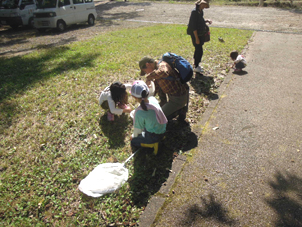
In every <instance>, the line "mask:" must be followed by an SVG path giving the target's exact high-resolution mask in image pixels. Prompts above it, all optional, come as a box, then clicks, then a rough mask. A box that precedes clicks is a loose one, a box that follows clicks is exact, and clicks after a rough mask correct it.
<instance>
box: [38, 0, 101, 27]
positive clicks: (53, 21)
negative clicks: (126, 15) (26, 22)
mask: <svg viewBox="0 0 302 227" xmlns="http://www.w3.org/2000/svg"><path fill="white" fill-rule="evenodd" d="M96 17H97V13H96V10H95V5H94V1H93V0H42V1H41V2H39V3H38V4H37V9H36V10H35V12H34V26H35V28H36V29H38V31H41V32H43V31H45V30H46V29H49V28H56V29H57V30H58V31H60V32H62V31H64V30H65V29H66V26H68V25H72V24H77V23H82V22H88V24H89V25H94V22H95V19H96Z"/></svg>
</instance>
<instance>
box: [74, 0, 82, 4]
mask: <svg viewBox="0 0 302 227" xmlns="http://www.w3.org/2000/svg"><path fill="white" fill-rule="evenodd" d="M82 3H84V0H74V1H73V4H82Z"/></svg>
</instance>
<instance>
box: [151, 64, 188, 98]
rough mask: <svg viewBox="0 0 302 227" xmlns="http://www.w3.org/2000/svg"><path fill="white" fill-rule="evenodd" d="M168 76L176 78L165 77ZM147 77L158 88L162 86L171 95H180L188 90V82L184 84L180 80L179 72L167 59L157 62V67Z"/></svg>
mask: <svg viewBox="0 0 302 227" xmlns="http://www.w3.org/2000/svg"><path fill="white" fill-rule="evenodd" d="M168 76H172V77H174V78H175V80H169V79H165V78H167V77H168ZM146 78H147V80H151V81H153V82H154V84H155V89H156V90H158V87H160V88H161V90H162V91H163V92H164V93H165V94H168V95H171V96H180V95H183V94H185V93H186V91H187V86H186V84H182V83H181V82H180V81H179V80H178V78H179V75H178V73H177V72H176V71H175V70H174V69H172V68H171V66H170V65H169V64H168V63H167V62H165V61H161V62H160V63H157V69H155V70H153V72H151V73H149V74H148V75H147V76H146Z"/></svg>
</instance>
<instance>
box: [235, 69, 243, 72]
mask: <svg viewBox="0 0 302 227" xmlns="http://www.w3.org/2000/svg"><path fill="white" fill-rule="evenodd" d="M241 71H242V69H235V70H234V72H237V73H238V72H241Z"/></svg>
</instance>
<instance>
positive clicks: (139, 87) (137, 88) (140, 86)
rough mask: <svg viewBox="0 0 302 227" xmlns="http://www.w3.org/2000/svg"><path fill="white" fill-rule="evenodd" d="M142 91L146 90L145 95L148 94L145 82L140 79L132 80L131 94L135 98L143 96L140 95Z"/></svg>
mask: <svg viewBox="0 0 302 227" xmlns="http://www.w3.org/2000/svg"><path fill="white" fill-rule="evenodd" d="M143 91H146V94H147V95H148V94H149V88H148V86H147V84H146V83H145V82H144V81H142V80H136V81H134V82H133V85H132V87H131V95H133V96H134V97H136V98H143V97H142V93H143ZM144 98H145V97H144Z"/></svg>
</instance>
